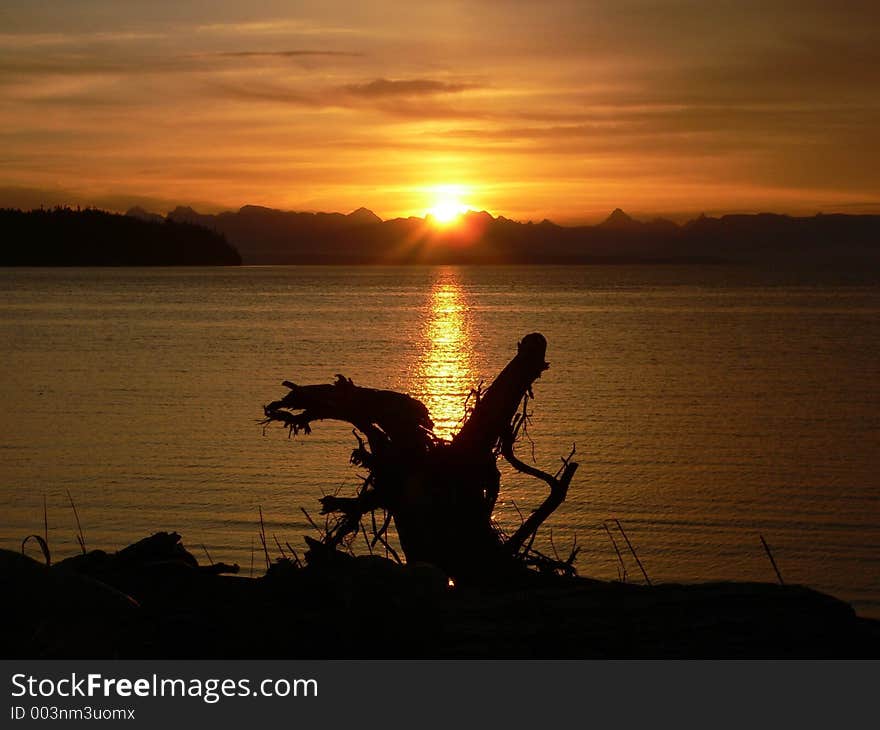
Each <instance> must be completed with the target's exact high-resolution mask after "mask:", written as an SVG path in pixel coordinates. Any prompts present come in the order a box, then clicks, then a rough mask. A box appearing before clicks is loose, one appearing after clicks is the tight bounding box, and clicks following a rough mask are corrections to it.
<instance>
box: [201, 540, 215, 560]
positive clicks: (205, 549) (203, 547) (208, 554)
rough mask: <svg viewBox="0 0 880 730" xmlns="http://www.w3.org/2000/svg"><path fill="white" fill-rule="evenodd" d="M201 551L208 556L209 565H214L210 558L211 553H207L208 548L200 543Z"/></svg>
mask: <svg viewBox="0 0 880 730" xmlns="http://www.w3.org/2000/svg"><path fill="white" fill-rule="evenodd" d="M202 550H204V551H205V555H207V556H208V562H209V563H210V564H211V565H213V564H214V560H213V559H212V558H211V553H209V552H208V548H206V547H205V543H202Z"/></svg>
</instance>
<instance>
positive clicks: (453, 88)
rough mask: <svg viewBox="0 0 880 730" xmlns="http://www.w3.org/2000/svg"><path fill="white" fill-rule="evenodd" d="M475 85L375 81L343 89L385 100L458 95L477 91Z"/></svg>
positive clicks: (413, 81) (434, 81)
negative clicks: (395, 97) (394, 97)
mask: <svg viewBox="0 0 880 730" xmlns="http://www.w3.org/2000/svg"><path fill="white" fill-rule="evenodd" d="M475 88H477V86H476V85H475V84H464V83H449V82H446V81H436V80H434V79H403V80H393V79H375V80H374V81H370V82H368V83H364V84H348V85H347V86H344V87H343V89H344V90H345V91H346V92H348V93H349V94H354V95H355V96H364V97H369V98H374V99H375V98H384V97H390V96H427V95H433V94H458V93H460V92H462V91H468V90H470V89H475Z"/></svg>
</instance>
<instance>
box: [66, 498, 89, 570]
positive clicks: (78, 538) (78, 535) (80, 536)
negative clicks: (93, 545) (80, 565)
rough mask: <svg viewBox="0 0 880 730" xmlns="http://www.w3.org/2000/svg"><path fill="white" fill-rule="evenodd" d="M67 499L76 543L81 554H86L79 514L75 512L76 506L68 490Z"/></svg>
mask: <svg viewBox="0 0 880 730" xmlns="http://www.w3.org/2000/svg"><path fill="white" fill-rule="evenodd" d="M67 499H68V500H69V501H70V507H71V509H72V510H73V517H74V519H75V520H76V542H77V544H78V545H79V549H80V550H81V551H82V554H83V555H85V554H86V538H85V535H84V534H83V529H82V525H81V524H80V522H79V513H78V512H77V511H76V505H75V504H74V503H73V497H71V496H70V490H69V489H68V490H67Z"/></svg>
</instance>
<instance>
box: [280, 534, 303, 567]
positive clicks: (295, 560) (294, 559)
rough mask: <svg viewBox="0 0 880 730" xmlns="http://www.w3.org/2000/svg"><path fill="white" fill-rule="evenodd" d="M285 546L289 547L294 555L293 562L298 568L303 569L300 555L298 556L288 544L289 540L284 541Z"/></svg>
mask: <svg viewBox="0 0 880 730" xmlns="http://www.w3.org/2000/svg"><path fill="white" fill-rule="evenodd" d="M284 544H285V545H287V549H288V550H290V554H291V555H293V562H295V563H296V567H297V568H302V561H301V560H300V559H299V555H298V554H297V552H296V550H294V549H293V548H292V547H291V546H290V543H289V542H287V540H285V541H284Z"/></svg>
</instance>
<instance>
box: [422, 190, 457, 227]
mask: <svg viewBox="0 0 880 730" xmlns="http://www.w3.org/2000/svg"><path fill="white" fill-rule="evenodd" d="M462 193H463V190H462V188H460V187H458V186H454V185H444V186H441V187H437V188H434V189H433V190H432V194H433V196H434V202H433V205H432V206H431V207H430V208H428V210H427V215H429V216H430V217H431V219H432V220H433V222H434V223H435V224H436V225H439V226H448V225H451V224H452V223H455V222H456V221H457V220H458V219H459V218H461V216H462V215H463V214H464V213H466V212H467V206H466V205H465V204H464V203H463V202H462V200H461V197H462Z"/></svg>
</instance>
